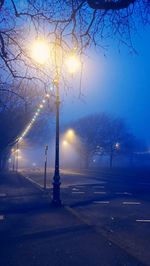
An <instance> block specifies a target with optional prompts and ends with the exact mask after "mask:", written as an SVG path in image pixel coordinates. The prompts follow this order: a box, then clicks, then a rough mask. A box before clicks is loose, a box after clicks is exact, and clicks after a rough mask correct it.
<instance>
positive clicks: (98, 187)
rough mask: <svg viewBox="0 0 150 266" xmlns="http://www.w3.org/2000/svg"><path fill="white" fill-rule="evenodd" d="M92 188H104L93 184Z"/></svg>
mask: <svg viewBox="0 0 150 266" xmlns="http://www.w3.org/2000/svg"><path fill="white" fill-rule="evenodd" d="M93 188H94V189H99V188H104V186H93Z"/></svg>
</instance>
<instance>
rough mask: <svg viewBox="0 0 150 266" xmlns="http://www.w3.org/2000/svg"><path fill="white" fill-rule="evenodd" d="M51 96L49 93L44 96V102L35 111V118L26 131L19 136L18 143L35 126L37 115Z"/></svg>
mask: <svg viewBox="0 0 150 266" xmlns="http://www.w3.org/2000/svg"><path fill="white" fill-rule="evenodd" d="M48 98H50V94H49V93H47V94H46V95H45V97H44V99H43V100H42V102H41V103H40V104H39V107H38V108H37V110H36V111H35V114H34V116H33V118H32V119H31V121H30V122H29V124H28V125H27V127H26V128H25V130H24V132H23V133H22V134H21V136H20V137H19V138H18V143H19V142H21V141H22V140H23V138H24V137H25V136H26V135H27V134H28V132H29V130H30V129H31V127H32V126H33V124H34V123H35V121H36V119H37V117H38V116H39V114H40V112H41V110H42V109H43V107H44V104H45V103H46V99H48Z"/></svg>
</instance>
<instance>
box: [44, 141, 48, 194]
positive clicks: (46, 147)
mask: <svg viewBox="0 0 150 266" xmlns="http://www.w3.org/2000/svg"><path fill="white" fill-rule="evenodd" d="M47 152H48V145H46V146H45V162H44V189H46V181H47Z"/></svg>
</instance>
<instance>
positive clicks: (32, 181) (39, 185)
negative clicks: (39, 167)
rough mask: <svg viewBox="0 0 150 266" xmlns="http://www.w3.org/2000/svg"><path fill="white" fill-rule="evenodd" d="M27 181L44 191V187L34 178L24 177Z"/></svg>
mask: <svg viewBox="0 0 150 266" xmlns="http://www.w3.org/2000/svg"><path fill="white" fill-rule="evenodd" d="M24 177H25V178H26V179H28V180H29V181H30V182H31V183H33V184H36V185H37V186H38V187H40V188H42V189H43V186H42V185H41V184H39V183H38V182H36V181H35V180H33V179H32V178H30V177H28V176H24Z"/></svg>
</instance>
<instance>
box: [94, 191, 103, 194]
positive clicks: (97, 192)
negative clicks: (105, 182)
mask: <svg viewBox="0 0 150 266" xmlns="http://www.w3.org/2000/svg"><path fill="white" fill-rule="evenodd" d="M94 194H106V192H105V191H94Z"/></svg>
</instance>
